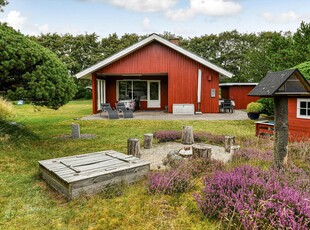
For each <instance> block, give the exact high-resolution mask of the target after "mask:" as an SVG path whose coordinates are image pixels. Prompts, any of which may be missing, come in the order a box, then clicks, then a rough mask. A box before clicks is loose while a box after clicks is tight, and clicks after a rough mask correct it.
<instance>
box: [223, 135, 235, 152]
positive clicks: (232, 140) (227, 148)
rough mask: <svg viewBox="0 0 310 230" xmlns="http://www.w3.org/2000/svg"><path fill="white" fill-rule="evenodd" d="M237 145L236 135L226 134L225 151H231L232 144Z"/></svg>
mask: <svg viewBox="0 0 310 230" xmlns="http://www.w3.org/2000/svg"><path fill="white" fill-rule="evenodd" d="M234 145H235V137H234V136H225V143H224V146H225V152H227V153H229V152H230V148H231V146H234Z"/></svg>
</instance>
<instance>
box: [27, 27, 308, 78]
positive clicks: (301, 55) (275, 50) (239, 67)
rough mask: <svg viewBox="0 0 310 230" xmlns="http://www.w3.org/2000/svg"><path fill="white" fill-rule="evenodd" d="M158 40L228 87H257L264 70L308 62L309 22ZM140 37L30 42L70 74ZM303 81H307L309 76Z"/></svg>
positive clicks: (60, 37) (43, 36)
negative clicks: (224, 76)
mask: <svg viewBox="0 0 310 230" xmlns="http://www.w3.org/2000/svg"><path fill="white" fill-rule="evenodd" d="M160 36H162V37H164V38H166V39H170V38H176V37H177V38H179V40H180V46H181V47H183V48H185V49H187V50H189V51H191V52H193V53H195V54H197V55H199V56H201V57H203V58H205V59H207V60H209V61H211V62H212V63H214V64H216V65H219V66H221V67H223V68H224V69H226V70H228V71H230V72H232V73H233V74H234V77H233V78H232V79H229V81H233V82H259V81H260V80H261V79H262V78H263V77H264V76H265V75H266V73H267V72H268V71H278V70H284V69H289V68H292V67H295V66H297V65H299V64H301V63H304V62H308V61H310V23H306V22H301V24H300V26H299V28H298V29H297V31H296V32H295V33H291V32H260V33H239V32H238V31H237V30H233V31H226V32H223V33H220V34H210V35H202V36H200V37H193V38H183V37H181V36H176V35H174V34H172V33H169V32H164V33H163V34H160ZM145 37H147V35H138V34H135V33H131V34H124V35H122V36H118V35H117V34H116V33H114V34H110V35H109V36H107V37H104V38H100V37H99V36H98V35H97V34H96V33H92V34H84V35H76V36H74V35H71V34H63V35H60V34H57V33H53V34H50V33H49V34H41V35H40V36H32V37H31V39H33V40H34V41H36V42H38V43H39V44H41V45H43V46H44V47H46V48H48V49H50V50H51V51H53V52H54V53H56V54H57V55H58V57H59V58H60V59H61V60H62V61H63V62H64V63H65V65H66V66H67V68H68V70H69V71H70V73H71V74H72V75H74V74H76V73H78V72H80V71H81V70H83V69H85V68H87V67H89V66H91V65H93V64H95V63H97V62H99V61H101V60H103V59H105V58H107V57H109V56H111V55H113V54H115V53H117V52H119V51H120V50H122V49H124V48H126V47H128V46H130V45H132V44H134V43H137V42H138V41H140V40H142V39H144V38H145ZM308 64H309V63H306V65H305V64H303V65H302V67H301V68H302V69H303V68H304V67H305V66H306V67H307V66H308ZM309 68H310V67H309ZM305 75H307V74H305ZM306 77H309V79H310V75H308V76H306Z"/></svg>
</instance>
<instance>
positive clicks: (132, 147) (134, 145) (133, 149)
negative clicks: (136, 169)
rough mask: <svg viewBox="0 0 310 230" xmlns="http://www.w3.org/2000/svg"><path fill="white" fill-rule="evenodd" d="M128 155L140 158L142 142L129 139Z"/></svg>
mask: <svg viewBox="0 0 310 230" xmlns="http://www.w3.org/2000/svg"><path fill="white" fill-rule="evenodd" d="M127 154H128V155H133V156H135V157H138V158H140V157H141V153H140V140H139V139H136V138H129V139H128V140H127Z"/></svg>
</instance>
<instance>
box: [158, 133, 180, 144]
mask: <svg viewBox="0 0 310 230" xmlns="http://www.w3.org/2000/svg"><path fill="white" fill-rule="evenodd" d="M181 137H182V133H181V132H180V131H175V130H160V131H157V132H155V133H154V138H156V139H157V140H158V141H159V142H167V141H175V140H177V139H181Z"/></svg>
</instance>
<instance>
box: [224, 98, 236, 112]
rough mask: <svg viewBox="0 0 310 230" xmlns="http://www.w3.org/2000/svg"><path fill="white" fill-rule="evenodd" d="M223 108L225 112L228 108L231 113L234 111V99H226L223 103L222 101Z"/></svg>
mask: <svg viewBox="0 0 310 230" xmlns="http://www.w3.org/2000/svg"><path fill="white" fill-rule="evenodd" d="M222 109H223V112H224V113H225V112H226V110H228V111H229V112H230V113H233V112H234V106H233V104H232V101H231V100H229V99H224V101H223V103H222Z"/></svg>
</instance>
